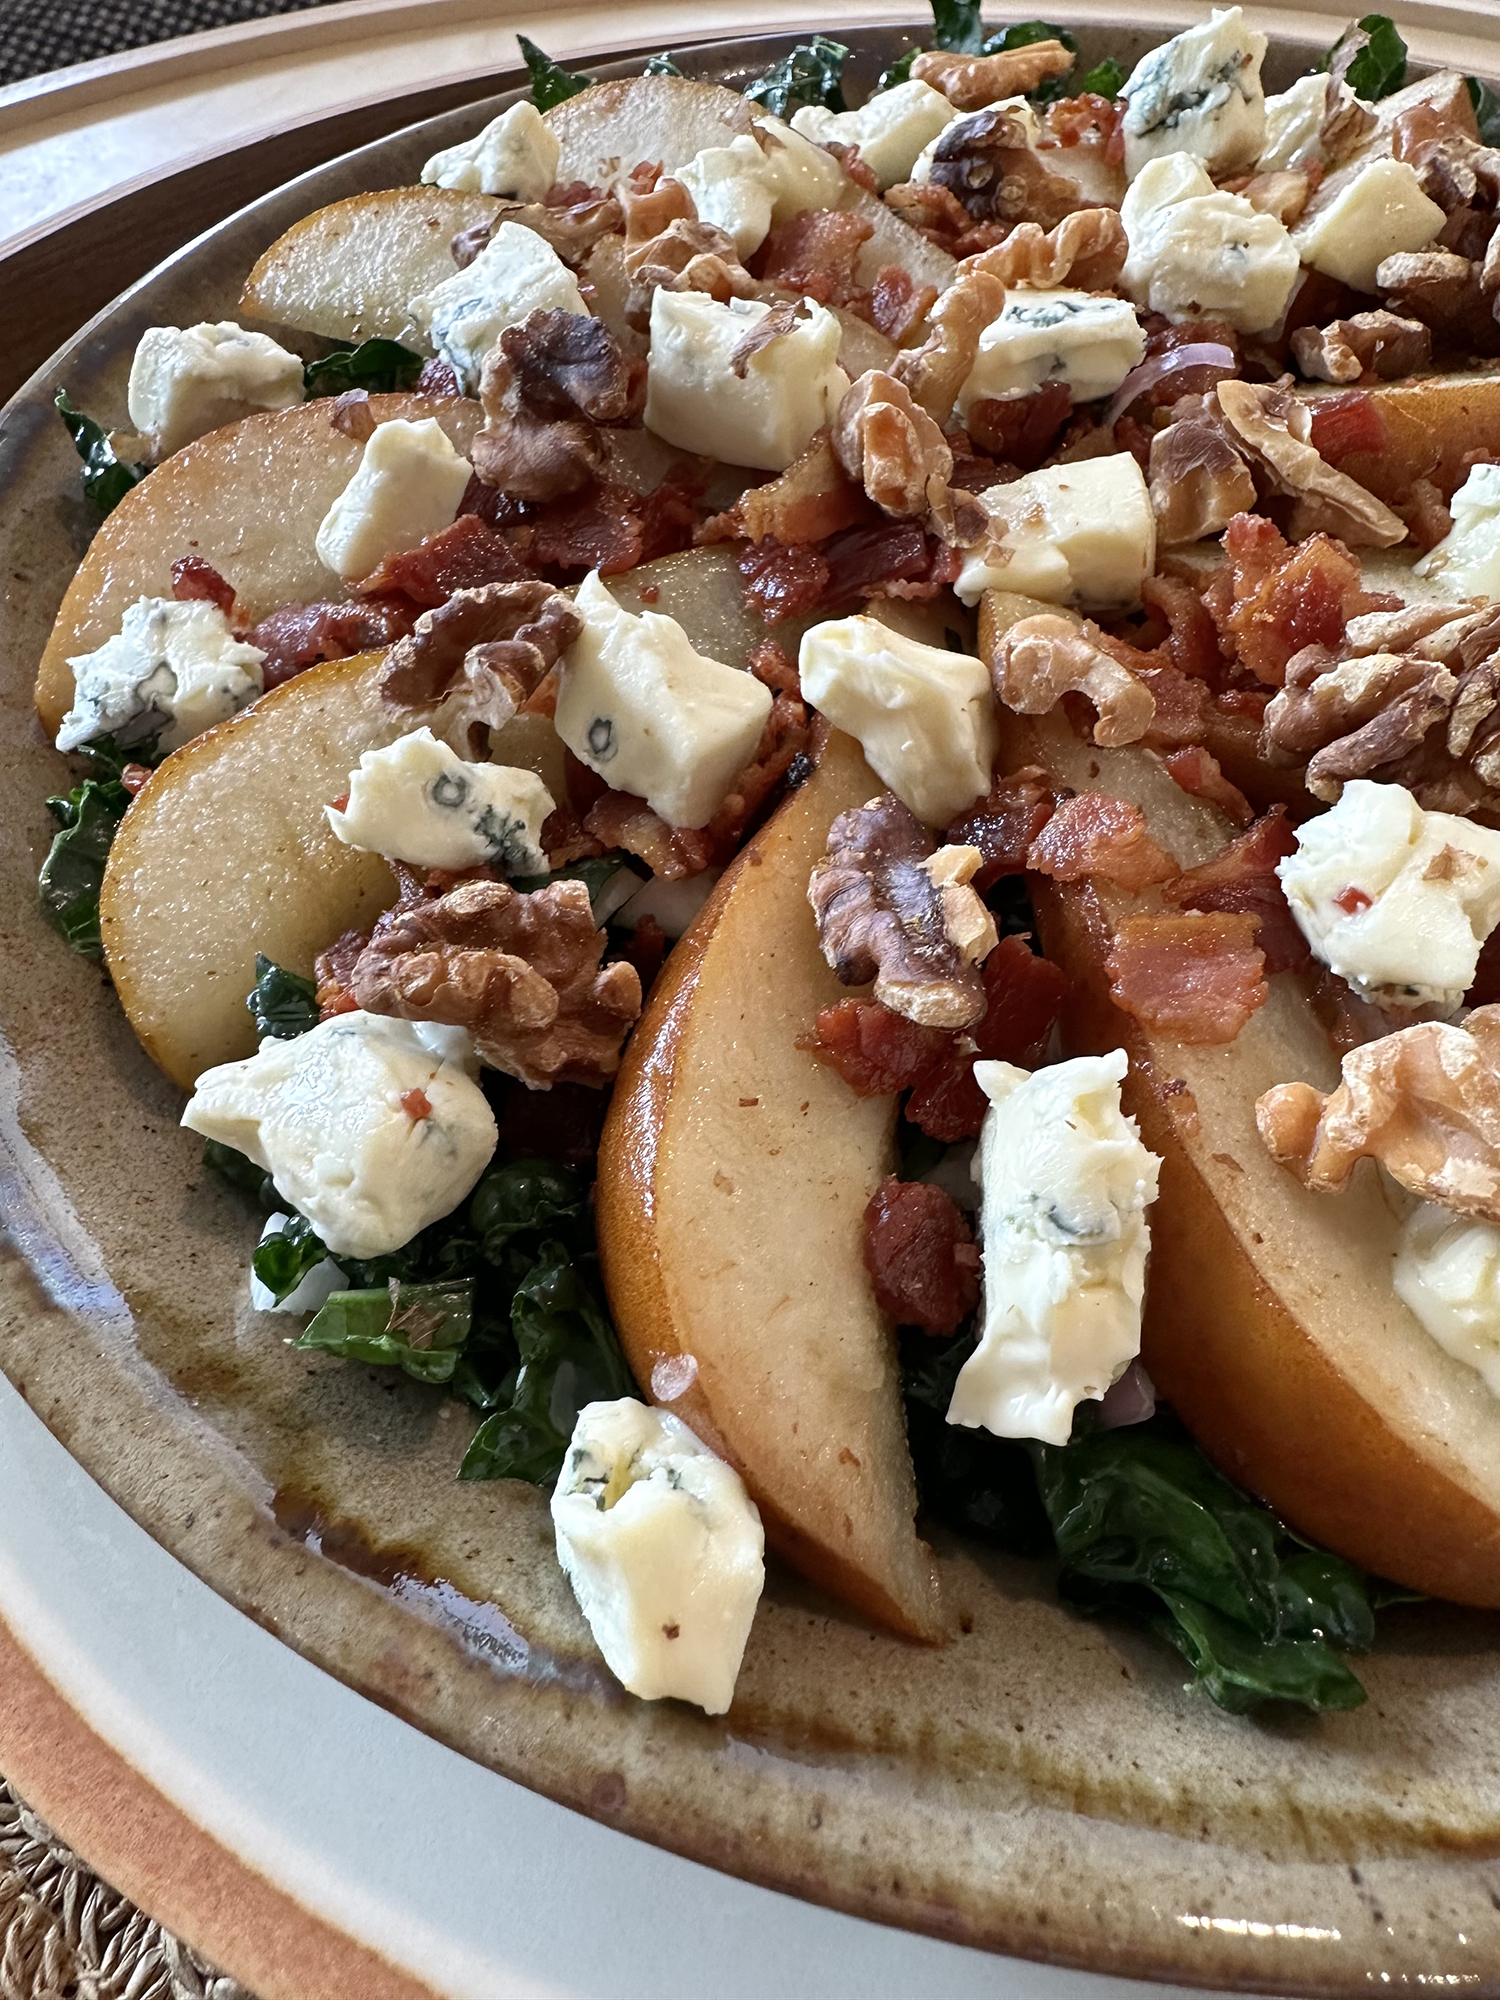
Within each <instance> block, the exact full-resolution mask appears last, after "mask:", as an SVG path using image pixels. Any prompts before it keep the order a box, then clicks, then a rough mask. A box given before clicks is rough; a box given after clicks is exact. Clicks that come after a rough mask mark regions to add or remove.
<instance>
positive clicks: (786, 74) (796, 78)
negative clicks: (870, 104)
mask: <svg viewBox="0 0 1500 2000" xmlns="http://www.w3.org/2000/svg"><path fill="white" fill-rule="evenodd" d="M848 59H849V50H848V47H847V45H846V44H845V43H843V42H835V41H830V40H829V38H828V36H827V35H814V36H813V38H812V40H811V41H810V42H799V43H798V44H797V46H796V48H794V49H791V50H789V51H788V53H787V54H786V55H784V56H783V57H782V58H781V60H780V61H779V62H774V63H772V65H771V67H770V68H769V69H768V70H767V71H766V73H765V75H764V76H760V77H757V78H756V80H755V82H754V83H751V84H747V85H746V86H745V92H744V94H745V96H746V97H748V98H749V99H750V100H751V102H752V103H755V104H761V105H764V106H765V108H766V110H767V111H769V112H770V113H771V115H772V117H773V118H790V117H791V115H792V113H793V112H794V111H795V110H796V109H797V108H798V106H799V105H803V104H821V105H822V106H824V107H825V109H827V110H829V111H842V110H844V109H845V105H844V90H843V76H844V64H845V63H846V62H847V61H848Z"/></svg>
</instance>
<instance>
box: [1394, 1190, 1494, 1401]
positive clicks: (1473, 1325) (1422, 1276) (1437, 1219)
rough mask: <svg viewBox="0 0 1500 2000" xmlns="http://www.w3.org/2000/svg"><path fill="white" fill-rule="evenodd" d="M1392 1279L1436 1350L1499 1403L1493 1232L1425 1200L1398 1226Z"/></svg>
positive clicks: (1485, 1224)
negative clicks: (1467, 1371) (1471, 1375)
mask: <svg viewBox="0 0 1500 2000" xmlns="http://www.w3.org/2000/svg"><path fill="white" fill-rule="evenodd" d="M1391 1279H1392V1282H1393V1284H1394V1285H1395V1288H1396V1296H1397V1297H1398V1298H1399V1299H1401V1300H1402V1302H1403V1303H1404V1304H1405V1305H1407V1306H1408V1307H1409V1308H1410V1309H1411V1311H1412V1312H1413V1313H1414V1314H1415V1315H1416V1317H1417V1319H1418V1320H1420V1321H1421V1323H1422V1326H1423V1327H1424V1328H1425V1329H1426V1331H1427V1332H1428V1333H1430V1334H1431V1335H1432V1338H1433V1339H1434V1340H1435V1341H1436V1342H1437V1344H1438V1346H1439V1347H1441V1348H1443V1349H1444V1350H1445V1352H1447V1353H1449V1354H1451V1355H1452V1356H1453V1358H1454V1360H1455V1361H1462V1362H1463V1364H1464V1365H1465V1367H1467V1368H1472V1369H1473V1370H1474V1371H1475V1372H1476V1374H1478V1375H1479V1376H1481V1377H1482V1379H1483V1381H1484V1385H1485V1387H1486V1388H1487V1389H1488V1390H1489V1391H1490V1393H1491V1394H1492V1395H1495V1396H1500V1229H1497V1228H1496V1226H1495V1224H1494V1223H1493V1222H1481V1221H1480V1220H1478V1218H1477V1217H1475V1216H1471V1215H1455V1214H1454V1213H1453V1211H1452V1209H1450V1208H1442V1207H1440V1206H1439V1205H1438V1203H1436V1202H1434V1201H1424V1202H1423V1203H1422V1204H1421V1205H1420V1206H1419V1207H1418V1208H1416V1209H1414V1210H1413V1211H1412V1213H1411V1214H1410V1215H1409V1216H1408V1217H1407V1219H1406V1221H1405V1222H1404V1223H1403V1224H1402V1227H1401V1233H1400V1235H1399V1236H1398V1237H1397V1239H1396V1254H1395V1262H1394V1265H1393V1267H1392V1271H1391Z"/></svg>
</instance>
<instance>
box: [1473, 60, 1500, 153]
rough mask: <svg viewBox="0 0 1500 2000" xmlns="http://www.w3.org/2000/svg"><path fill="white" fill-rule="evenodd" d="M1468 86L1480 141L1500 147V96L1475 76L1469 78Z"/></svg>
mask: <svg viewBox="0 0 1500 2000" xmlns="http://www.w3.org/2000/svg"><path fill="white" fill-rule="evenodd" d="M1468 84H1469V102H1470V103H1471V104H1472V105H1473V107H1474V121H1475V123H1476V124H1477V125H1478V127H1479V136H1480V139H1481V140H1482V141H1483V142H1484V144H1485V145H1486V146H1500V95H1497V94H1496V92H1495V91H1494V90H1492V89H1491V87H1490V86H1489V84H1487V83H1484V82H1482V81H1481V79H1480V78H1479V77H1477V76H1471V77H1470V78H1469V79H1468Z"/></svg>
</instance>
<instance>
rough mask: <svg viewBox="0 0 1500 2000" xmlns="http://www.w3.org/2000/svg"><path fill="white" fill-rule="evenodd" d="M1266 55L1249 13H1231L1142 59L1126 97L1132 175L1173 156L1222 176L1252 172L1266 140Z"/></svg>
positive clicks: (1126, 88) (1125, 90)
mask: <svg viewBox="0 0 1500 2000" xmlns="http://www.w3.org/2000/svg"><path fill="white" fill-rule="evenodd" d="M1265 53H1266V38H1265V36H1264V35H1258V34H1256V33H1254V32H1253V30H1252V29H1250V28H1249V27H1247V26H1246V23H1245V14H1244V9H1243V8H1240V7H1226V8H1224V9H1222V10H1220V9H1215V11H1214V12H1213V13H1211V14H1210V15H1209V17H1208V19H1207V20H1206V21H1203V22H1200V23H1199V25H1198V26H1197V27H1196V28H1189V29H1187V31H1186V32H1185V33H1183V34H1181V35H1174V36H1173V37H1172V39H1171V41H1169V42H1163V43H1162V45H1161V47H1160V48H1159V49H1152V51H1151V53H1150V54H1149V55H1145V56H1142V57H1141V59H1140V61H1139V62H1138V63H1137V64H1136V66H1135V68H1134V69H1133V70H1132V72H1131V74H1130V77H1129V79H1128V81H1127V82H1126V84H1125V85H1124V87H1123V89H1122V90H1121V92H1120V95H1121V97H1123V98H1124V99H1125V107H1126V108H1125V121H1124V122H1125V172H1126V174H1127V176H1128V177H1129V178H1130V179H1131V180H1134V179H1135V177H1136V175H1137V174H1138V173H1139V172H1140V171H1141V169H1142V168H1143V167H1144V166H1145V165H1146V164H1147V162H1148V161H1150V160H1158V159H1160V158H1161V157H1162V155H1163V154H1165V153H1191V154H1192V155H1193V157H1194V159H1197V160H1202V162H1203V164H1204V165H1205V166H1206V167H1207V168H1208V169H1209V171H1210V173H1215V174H1227V173H1229V172H1231V171H1232V169H1234V168H1235V167H1247V166H1249V165H1250V163H1251V162H1252V161H1253V160H1254V159H1256V158H1257V157H1258V155H1259V153H1260V151H1261V147H1262V145H1263V144H1264V142H1265V134H1266V101H1265V94H1264V92H1263V91H1262V89H1261V82H1260V66H1261V62H1262V60H1263V59H1264V57H1265Z"/></svg>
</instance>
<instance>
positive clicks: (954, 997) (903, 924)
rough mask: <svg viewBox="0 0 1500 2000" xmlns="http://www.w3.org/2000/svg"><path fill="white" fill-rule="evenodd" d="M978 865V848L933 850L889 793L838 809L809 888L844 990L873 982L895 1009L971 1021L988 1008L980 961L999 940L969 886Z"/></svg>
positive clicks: (931, 1022)
mask: <svg viewBox="0 0 1500 2000" xmlns="http://www.w3.org/2000/svg"><path fill="white" fill-rule="evenodd" d="M980 863H981V857H980V854H979V850H978V849H977V848H973V847H944V848H938V846H937V844H936V842H935V841H934V839H933V837H932V835H931V834H930V833H929V832H928V830H927V828H926V827H925V826H923V825H922V823H921V821H920V820H919V819H918V818H917V817H916V815H915V814H914V813H912V812H911V811H909V810H908V808H907V807H906V806H904V805H902V803H901V801H900V800H899V799H898V798H897V797H896V796H895V794H894V793H892V792H883V793H882V794H881V795H880V797H879V798H876V799H871V800H870V802H869V803H868V805H863V806H856V807H855V808H854V809H853V810H852V811H851V812H846V813H840V815H839V817H838V818H837V819H836V820H835V821H834V823H833V825H832V826H831V827H830V828H829V829H828V852H827V854H826V855H825V856H824V857H823V859H822V860H821V861H820V862H818V864H817V866H816V867H815V868H814V869H813V871H812V879H811V880H810V881H809V883H808V885H807V900H808V901H809V903H811V904H812V907H813V912H814V914H815V915H816V917H817V920H818V942H819V944H820V946H821V947H822V951H823V956H824V957H825V958H826V959H827V961H828V963H829V964H830V965H831V966H832V967H833V970H834V971H835V972H836V973H837V974H838V976H839V978H840V979H841V980H842V981H843V983H844V984H845V985H846V986H862V985H864V984H865V982H866V981H867V980H872V979H873V980H874V982H875V998H876V1000H877V1001H879V1002H880V1003H881V1005H882V1006H885V1007H888V1008H890V1010H891V1012H892V1013H894V1014H902V1015H904V1016H905V1017H906V1019H907V1020H909V1021H916V1022H919V1023H920V1024H921V1025H922V1026H924V1027H932V1028H967V1027H971V1026H972V1025H973V1023H974V1022H975V1021H977V1020H978V1019H979V1018H980V1016H981V1015H982V1014H983V1013H984V1010H985V1004H986V1002H985V991H984V986H983V984H982V982H981V980H980V977H979V971H978V967H979V965H980V964H981V962H982V961H983V959H984V958H985V957H986V956H987V955H988V954H989V952H990V951H992V950H993V949H994V946H995V942H996V933H995V924H994V919H993V918H992V917H991V916H990V913H989V911H988V910H987V909H986V908H985V907H984V904H983V903H982V902H981V901H980V900H979V897H978V896H977V895H976V894H975V893H974V891H973V889H972V888H970V887H969V883H970V882H971V880H972V879H973V876H974V874H975V873H976V871H977V870H978V868H979V867H980Z"/></svg>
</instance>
